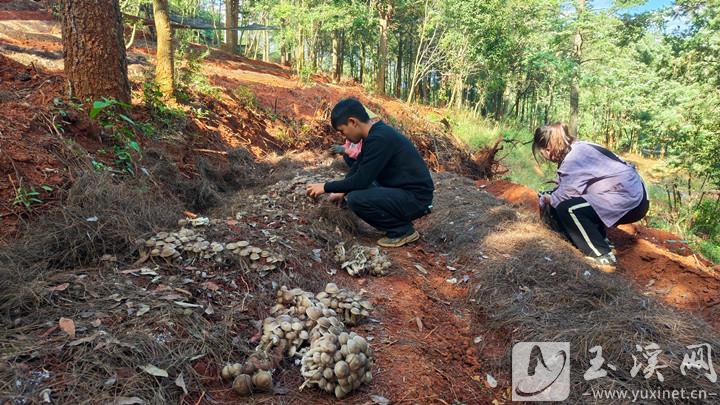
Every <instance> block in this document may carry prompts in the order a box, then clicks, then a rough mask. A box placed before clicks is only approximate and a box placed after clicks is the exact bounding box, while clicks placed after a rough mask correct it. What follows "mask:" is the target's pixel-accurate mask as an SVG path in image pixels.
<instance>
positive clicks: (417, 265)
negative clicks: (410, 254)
mask: <svg viewBox="0 0 720 405" xmlns="http://www.w3.org/2000/svg"><path fill="white" fill-rule="evenodd" d="M415 268H416V269H417V270H418V271H419V272H420V273H422V274H428V272H427V270H425V268H424V267H423V266H421V265H419V264H416V265H415Z"/></svg>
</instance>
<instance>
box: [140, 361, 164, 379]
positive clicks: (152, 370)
mask: <svg viewBox="0 0 720 405" xmlns="http://www.w3.org/2000/svg"><path fill="white" fill-rule="evenodd" d="M141 368H142V370H143V371H144V372H146V373H148V374H150V375H154V376H155V377H166V378H167V376H168V372H167V371H165V370H163V369H161V368H159V367H156V366H153V365H152V364H148V365H147V366H145V367H141Z"/></svg>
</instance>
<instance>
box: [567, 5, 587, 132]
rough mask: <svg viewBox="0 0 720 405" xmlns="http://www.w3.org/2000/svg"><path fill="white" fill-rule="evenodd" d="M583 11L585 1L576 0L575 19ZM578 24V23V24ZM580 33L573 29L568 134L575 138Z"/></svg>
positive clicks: (577, 111)
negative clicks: (573, 62) (572, 68)
mask: <svg viewBox="0 0 720 405" xmlns="http://www.w3.org/2000/svg"><path fill="white" fill-rule="evenodd" d="M584 11H585V0H578V5H577V19H578V21H579V20H580V18H581V17H582V14H583V12H584ZM578 24H579V23H578ZM582 43H583V38H582V32H580V27H579V26H578V27H577V28H576V29H575V36H574V37H573V59H574V60H575V69H574V70H573V76H572V81H571V83H570V125H569V126H570V134H571V135H572V136H577V134H578V125H579V124H578V116H579V115H580V88H579V87H580V84H579V83H578V82H579V81H580V63H581V62H582Z"/></svg>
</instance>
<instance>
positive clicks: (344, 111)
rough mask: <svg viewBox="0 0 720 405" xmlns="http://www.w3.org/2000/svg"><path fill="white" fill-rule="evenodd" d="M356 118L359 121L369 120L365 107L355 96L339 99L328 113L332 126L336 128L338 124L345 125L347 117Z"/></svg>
mask: <svg viewBox="0 0 720 405" xmlns="http://www.w3.org/2000/svg"><path fill="white" fill-rule="evenodd" d="M351 117H352V118H357V119H358V120H359V121H360V122H368V121H370V116H369V115H368V113H367V111H366V110H365V107H363V105H362V103H361V102H360V101H358V100H357V99H355V98H346V99H342V100H340V101H339V102H338V103H337V104H335V107H333V109H332V112H331V113H330V123H331V124H332V126H333V128H335V129H338V127H339V126H340V125H347V123H348V119H350V118H351Z"/></svg>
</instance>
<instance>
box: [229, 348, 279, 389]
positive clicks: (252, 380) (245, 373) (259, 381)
mask: <svg viewBox="0 0 720 405" xmlns="http://www.w3.org/2000/svg"><path fill="white" fill-rule="evenodd" d="M273 368H274V365H273V361H272V359H270V357H269V356H268V355H267V354H266V353H264V352H255V353H253V354H252V355H251V356H250V357H249V358H248V359H247V361H246V362H245V363H243V364H240V363H235V364H232V365H226V366H225V367H223V369H222V372H221V373H220V374H221V376H222V378H223V380H225V381H230V380H232V381H233V390H235V392H237V393H238V394H240V395H243V396H246V395H250V394H252V393H253V392H263V391H265V392H267V391H271V390H272V387H273V380H272V369H273Z"/></svg>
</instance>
